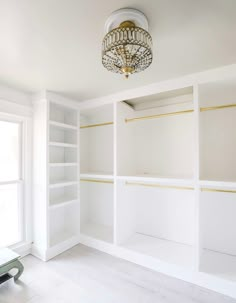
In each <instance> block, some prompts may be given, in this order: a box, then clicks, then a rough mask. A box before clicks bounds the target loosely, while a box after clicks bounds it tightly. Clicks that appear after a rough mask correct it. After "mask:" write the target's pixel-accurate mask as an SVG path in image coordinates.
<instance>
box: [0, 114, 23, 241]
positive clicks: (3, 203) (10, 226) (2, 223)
mask: <svg viewBox="0 0 236 303" xmlns="http://www.w3.org/2000/svg"><path fill="white" fill-rule="evenodd" d="M0 142H1V146H0V247H2V246H9V245H12V244H16V243H18V242H20V241H22V240H23V224H22V222H23V199H22V197H23V195H22V192H23V180H22V123H21V122H17V121H14V120H12V121H10V120H8V121H4V120H3V119H1V117H0Z"/></svg>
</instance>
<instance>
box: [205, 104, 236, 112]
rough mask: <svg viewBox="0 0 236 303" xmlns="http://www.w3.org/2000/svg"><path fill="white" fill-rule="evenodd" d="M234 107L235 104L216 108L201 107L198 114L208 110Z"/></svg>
mask: <svg viewBox="0 0 236 303" xmlns="http://www.w3.org/2000/svg"><path fill="white" fill-rule="evenodd" d="M231 107H236V104H226V105H217V106H211V107H201V108H200V112H206V111H208V110H216V109H222V108H231Z"/></svg>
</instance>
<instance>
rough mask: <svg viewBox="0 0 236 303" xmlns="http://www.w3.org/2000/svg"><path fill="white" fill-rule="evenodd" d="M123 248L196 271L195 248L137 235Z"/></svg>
mask: <svg viewBox="0 0 236 303" xmlns="http://www.w3.org/2000/svg"><path fill="white" fill-rule="evenodd" d="M122 246H123V247H125V248H127V249H129V250H132V251H135V252H137V253H140V254H144V255H147V256H151V257H154V258H156V259H159V260H160V261H164V262H167V263H170V264H175V265H178V266H181V267H185V268H186V267H187V268H189V269H194V256H195V255H194V248H193V247H192V246H190V245H186V244H181V243H177V242H173V241H167V240H162V239H158V238H154V237H150V236H146V235H142V234H138V233H136V234H134V235H133V236H132V237H131V238H129V239H128V240H127V241H126V242H125V244H123V245H122Z"/></svg>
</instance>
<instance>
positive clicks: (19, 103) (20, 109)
mask: <svg viewBox="0 0 236 303" xmlns="http://www.w3.org/2000/svg"><path fill="white" fill-rule="evenodd" d="M31 99H32V98H31V94H30V93H25V92H23V91H20V90H17V89H14V88H11V87H8V86H6V85H2V84H0V112H4V113H8V114H14V115H21V116H31V115H32V100H31Z"/></svg>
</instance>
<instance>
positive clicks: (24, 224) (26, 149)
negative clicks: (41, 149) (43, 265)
mask: <svg viewBox="0 0 236 303" xmlns="http://www.w3.org/2000/svg"><path fill="white" fill-rule="evenodd" d="M0 121H6V122H11V123H17V124H18V125H19V147H18V148H19V175H18V179H17V180H10V181H4V182H0V185H4V184H6V185H7V184H17V187H18V205H19V224H20V226H19V228H20V238H21V240H20V241H19V242H17V243H14V244H12V245H9V246H8V247H9V248H11V249H14V250H16V251H17V250H18V252H19V253H20V252H21V248H22V247H23V246H25V245H26V246H29V245H31V243H32V216H31V213H32V209H31V201H32V196H31V176H32V173H31V167H32V165H31V159H32V118H31V117H25V116H19V115H14V114H8V113H4V112H0Z"/></svg>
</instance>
